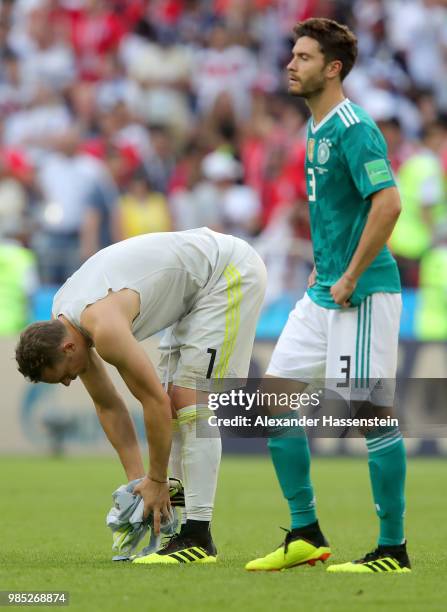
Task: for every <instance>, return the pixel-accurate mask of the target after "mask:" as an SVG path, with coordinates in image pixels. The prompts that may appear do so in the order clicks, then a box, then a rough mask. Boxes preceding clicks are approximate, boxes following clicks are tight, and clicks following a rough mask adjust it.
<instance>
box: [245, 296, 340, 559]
mask: <svg viewBox="0 0 447 612" xmlns="http://www.w3.org/2000/svg"><path fill="white" fill-rule="evenodd" d="M325 328H326V317H325V312H324V309H322V308H320V307H318V306H316V305H315V304H314V303H313V302H312V301H311V300H310V298H309V297H308V296H307V295H306V296H305V297H304V298H303V299H302V300H300V301H299V302H298V303H297V305H296V307H295V309H294V310H293V311H292V312H291V313H290V316H289V319H288V322H287V324H286V326H285V328H284V330H283V332H282V334H281V337H280V338H279V340H278V343H277V345H276V347H275V350H274V352H273V355H272V358H271V361H270V365H269V367H268V370H267V378H266V381H265V389H266V390H267V391H268V392H274V393H277V394H279V393H288V394H290V393H299V392H301V391H303V390H304V389H305V388H306V387H307V386H308V385H307V382H300V381H304V380H306V381H310V380H313V379H317V378H319V377H321V376H322V374H324V367H325V360H326V332H325ZM283 411H284V410H283ZM276 414H277V415H279V416H281V414H280V411H278V410H277V411H276ZM295 416H296V415H295ZM273 434H274V435H273ZM268 447H269V451H270V454H271V457H272V462H273V465H274V467H275V471H276V475H277V477H278V481H279V483H280V486H281V490H282V492H283V495H284V498H285V499H286V500H287V503H288V505H289V510H290V531H289V532H288V534H287V536H286V538H285V541H284V543H283V544H282V546H280V547H279V548H278V549H276V550H274V551H273V552H272V553H269V554H268V555H266V556H265V557H261V558H258V559H254V560H253V561H250V562H249V563H247V565H246V569H247V570H250V571H255V570H271V571H274V570H281V569H286V568H289V567H293V566H296V565H301V564H304V563H310V564H312V565H314V564H315V562H316V561H317V560H325V559H327V558H328V557H329V555H330V549H329V546H328V543H327V541H326V540H325V538H324V536H323V534H322V533H321V530H320V527H319V524H318V521H317V516H316V509H315V497H314V491H313V487H312V482H311V478H310V451H309V445H308V441H307V436H306V433H305V431H304V429H303V428H302V427H293V428H279V429H275V430H274V432H273V431H272V435H271V436H270V437H269V440H268Z"/></svg>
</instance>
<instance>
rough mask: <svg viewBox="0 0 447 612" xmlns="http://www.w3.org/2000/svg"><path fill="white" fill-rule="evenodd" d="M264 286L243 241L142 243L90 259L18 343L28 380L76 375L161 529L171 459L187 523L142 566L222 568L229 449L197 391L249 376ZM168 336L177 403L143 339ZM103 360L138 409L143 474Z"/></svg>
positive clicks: (167, 372)
mask: <svg viewBox="0 0 447 612" xmlns="http://www.w3.org/2000/svg"><path fill="white" fill-rule="evenodd" d="M265 284H266V271H265V266H264V264H263V262H262V260H261V258H260V257H259V256H258V255H257V254H256V252H255V251H254V250H253V249H252V248H251V247H250V246H249V245H248V244H247V243H246V242H244V241H243V240H240V239H238V238H235V237H233V236H229V235H223V234H218V233H217V232H213V231H211V230H209V229H208V228H201V229H197V230H190V231H186V232H166V233H159V234H146V235H142V236H137V237H135V238H130V239H129V240H124V241H123V242H118V243H117V244H113V245H112V246H109V247H107V248H106V249H103V250H102V251H99V252H98V253H96V254H95V255H93V257H90V259H88V260H87V261H86V262H85V263H84V264H83V265H82V266H81V267H80V268H79V270H77V272H75V273H74V274H73V275H72V276H71V277H70V278H69V279H68V280H67V281H66V283H65V284H64V285H63V286H62V287H61V288H60V289H59V291H58V292H57V294H56V295H55V298H54V302H53V312H52V314H53V318H52V320H51V321H42V322H38V323H33V324H31V325H30V326H28V327H27V328H26V329H25V330H24V331H23V333H22V334H21V337H20V340H19V343H18V345H17V348H16V359H17V362H18V365H19V370H20V372H21V373H22V374H23V375H24V376H26V377H27V378H29V379H30V380H32V381H33V382H37V381H43V382H47V383H62V384H63V385H65V386H66V387H68V386H69V385H70V383H71V381H72V380H74V379H75V378H77V377H78V376H79V378H80V379H81V381H82V382H83V384H84V386H85V388H86V389H87V391H88V393H89V394H90V396H91V398H92V401H93V404H94V405H95V408H96V411H97V413H98V417H99V420H100V423H101V425H102V427H103V429H104V431H105V433H106V435H107V437H108V438H109V440H110V442H111V444H112V445H113V446H114V448H115V450H116V451H117V453H118V455H119V458H120V460H121V463H122V465H123V467H124V470H125V472H126V475H127V477H128V479H129V480H133V479H135V478H139V477H142V476H144V478H143V480H142V482H141V483H140V484H139V485H138V486H137V487H136V488H135V492H137V493H139V494H140V495H141V496H142V497H143V499H144V505H145V513H146V514H148V513H149V512H150V511H152V512H153V514H154V526H155V530H156V531H159V526H160V514H164V515H165V516H166V515H167V514H168V513H169V506H170V503H169V487H168V480H167V475H168V460H169V456H170V454H171V461H170V464H171V465H170V472H171V475H172V476H174V477H176V478H180V479H182V480H183V481H184V487H185V512H186V523H185V524H183V526H182V529H181V531H180V534H178V535H176V536H174V537H173V538H172V539H171V540H170V541H169V542H168V544H167V545H166V546H164V547H163V548H162V549H161V550H159V551H158V552H156V553H153V554H151V555H147V556H143V557H138V558H137V559H135V561H134V563H140V564H154V563H155V564H160V563H161V564H180V563H212V562H215V561H216V548H215V546H214V543H213V540H212V537H211V532H210V521H211V517H212V511H213V505H214V495H215V491H216V484H217V477H218V473H219V464H220V457H221V441H220V437H219V436H218V430H217V429H216V428H215V427H212V426H211V425H209V424H208V421H207V416H208V414H209V413H208V408H207V405H206V395H205V397H204V401H203V403H200V404H198V401H197V391H204V392H205V393H206V392H207V391H208V390H209V389H210V387H212V386H213V385H215V384H217V385H221V384H223V380H224V379H225V378H244V377H245V376H246V375H247V373H248V367H249V362H250V356H251V351H252V348H253V341H254V337H255V330H256V322H257V318H258V314H259V311H260V308H261V305H262V302H263V299H264V292H265ZM163 329H168V331H167V332H166V335H165V336H164V339H162V341H161V345H160V350H161V361H160V365H159V371H160V378H161V380H164V381H165V382H166V384H168V383H169V396H168V394H167V393H165V391H164V389H163V386H162V384H161V382H160V380H159V378H158V376H157V374H156V372H155V370H154V368H153V366H152V364H151V362H150V360H149V358H148V356H147V355H146V353H145V351H144V350H143V348H142V347H141V346H140V344H139V342H138V341H140V340H144V339H145V338H148V337H150V336H152V335H153V334H155V333H157V332H159V331H161V330H163ZM104 361H106V362H107V363H110V364H112V365H113V366H115V367H116V369H117V370H118V372H119V374H120V375H121V377H122V379H123V380H124V382H125V383H126V385H127V387H128V388H129V390H130V391H131V393H132V394H133V395H134V396H135V398H136V399H137V400H139V401H140V403H141V405H142V408H143V414H144V422H145V426H146V433H147V441H148V444H149V472H147V473H146V474H145V470H144V467H143V461H142V458H141V453H140V449H139V445H138V442H137V438H136V434H135V429H134V426H133V423H132V420H131V418H130V415H129V413H128V411H127V408H126V405H125V403H124V400H123V399H122V397H121V395H120V394H119V393H118V391H117V390H116V388H115V386H114V385H113V383H112V381H111V379H110V377H109V375H108V373H107V370H106V368H105V366H104ZM202 395H203V394H202ZM171 409H172V412H173V414H172V416H173V417H174V418H173V419H172V420H171ZM171 426H173V427H174V429H173V431H172V434H171ZM171 438H172V449H171Z"/></svg>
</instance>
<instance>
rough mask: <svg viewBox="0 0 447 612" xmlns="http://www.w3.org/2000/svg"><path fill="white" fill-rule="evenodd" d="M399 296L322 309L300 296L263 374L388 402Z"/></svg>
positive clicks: (393, 373)
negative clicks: (351, 306)
mask: <svg viewBox="0 0 447 612" xmlns="http://www.w3.org/2000/svg"><path fill="white" fill-rule="evenodd" d="M401 310H402V299H401V295H400V293H374V294H372V295H370V296H368V297H367V298H365V300H364V301H363V302H362V303H361V304H360V305H359V306H358V307H356V308H349V309H342V310H341V309H340V310H338V309H329V308H323V307H321V306H319V305H318V304H316V303H315V302H313V301H312V300H311V299H310V297H309V296H308V295H307V294H305V296H304V297H303V298H302V299H301V300H299V301H298V302H297V304H296V306H295V308H294V310H292V312H291V313H290V315H289V318H288V321H287V323H286V325H285V327H284V329H283V331H282V333H281V336H280V338H279V340H278V342H277V344H276V346H275V349H274V351H273V354H272V357H271V360H270V364H269V366H268V369H267V374H268V375H270V376H275V377H278V378H288V379H293V380H299V381H304V382H309V383H311V382H312V381H322V380H323V381H325V384H326V388H334V389H335V390H336V391H337V393H339V394H340V395H341V396H342V397H344V398H345V399H351V400H365V399H369V400H370V401H371V402H373V403H374V404H376V405H379V406H392V405H393V399H394V391H395V377H396V368H397V351H398V336H399V324H400V314H401Z"/></svg>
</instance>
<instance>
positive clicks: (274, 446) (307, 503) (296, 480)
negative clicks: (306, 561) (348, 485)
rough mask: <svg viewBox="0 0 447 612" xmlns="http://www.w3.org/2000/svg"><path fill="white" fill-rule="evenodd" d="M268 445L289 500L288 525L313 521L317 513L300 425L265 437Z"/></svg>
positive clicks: (306, 523)
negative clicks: (289, 516) (267, 437)
mask: <svg viewBox="0 0 447 612" xmlns="http://www.w3.org/2000/svg"><path fill="white" fill-rule="evenodd" d="M295 416H296V415H295ZM268 447H269V450H270V454H271V456H272V461H273V465H274V466H275V471H276V475H277V477H278V480H279V484H280V485H281V490H282V492H283V495H284V497H285V498H286V499H287V501H288V503H289V509H290V515H291V529H297V528H298V527H306V525H310V524H311V523H314V522H315V521H316V520H317V516H316V513H315V498H314V492H313V488H312V483H311V480H310V452H309V444H308V442H307V436H306V432H305V431H304V429H303V428H302V427H294V428H293V429H289V430H286V431H284V433H281V434H280V435H277V436H275V437H272V438H269V440H268Z"/></svg>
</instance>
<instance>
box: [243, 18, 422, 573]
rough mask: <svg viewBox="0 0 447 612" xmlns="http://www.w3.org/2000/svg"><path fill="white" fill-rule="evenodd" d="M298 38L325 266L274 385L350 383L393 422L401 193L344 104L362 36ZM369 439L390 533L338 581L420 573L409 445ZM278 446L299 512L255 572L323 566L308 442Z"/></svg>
mask: <svg viewBox="0 0 447 612" xmlns="http://www.w3.org/2000/svg"><path fill="white" fill-rule="evenodd" d="M294 32H295V34H296V42H295V45H294V47H293V52H292V54H293V56H292V59H291V61H290V63H289V64H288V66H287V71H288V77H289V92H290V94H291V95H293V96H299V97H302V98H304V99H305V100H306V102H307V105H308V107H309V109H310V111H311V114H312V117H311V118H310V120H309V124H308V130H307V155H306V177H307V192H308V201H309V210H310V222H311V231H312V241H313V248H314V260H315V267H314V270H313V272H312V273H311V275H310V277H309V287H308V290H307V293H306V294H305V296H304V297H303V298H302V299H301V300H300V301H299V302H298V303H297V305H296V307H295V309H294V310H293V311H292V312H291V313H290V316H289V319H288V322H287V324H286V326H285V328H284V330H283V332H282V334H281V337H280V338H279V340H278V343H277V345H276V347H275V350H274V353H273V355H272V358H271V361H270V365H269V367H268V370H267V376H268V377H276V378H279V379H283V380H284V379H289V380H292V379H293V380H295V381H297V383H296V386H295V390H297V391H300V390H303V389H304V388H305V385H306V383H304V382H301V383H300V382H298V381H309V380H310V379H318V378H326V380H329V379H337V380H338V381H340V379H343V380H342V384H339V385H337V387H340V388H343V387H345V386H346V387H348V388H349V400H351V401H352V400H357V401H359V402H362V401H365V400H368V401H370V402H371V404H370V405H371V406H372V407H373V408H374V409H375V410H376V412H375V414H378V415H380V416H385V415H389V416H390V415H391V414H392V413H391V410H392V406H393V399H394V385H393V384H392V383H391V384H388V385H387V384H385V382H386V379H387V381H388V383H389V382H390V381H392V379H394V378H395V374H396V365H397V347H398V332H399V319H400V313H401V295H400V281H399V274H398V269H397V265H396V263H395V261H394V259H393V257H392V256H391V254H390V252H389V250H388V248H387V246H386V242H387V240H388V239H389V237H390V235H391V232H392V230H393V227H394V225H395V223H396V221H397V218H398V216H399V213H400V210H401V205H400V198H399V193H398V191H397V189H396V185H395V181H394V178H393V175H392V172H391V169H390V164H389V161H388V160H387V150H386V145H385V141H384V139H383V137H382V134H381V132H380V131H379V129H378V128H377V126H376V124H375V123H374V121H373V120H372V119H371V117H369V115H368V114H367V113H366V112H365V111H364V110H363V109H362V108H360V107H358V106H357V105H356V104H353V103H351V102H350V101H349V100H348V99H347V98H346V97H345V94H344V93H343V87H342V82H343V79H344V78H345V77H346V76H347V75H348V74H349V72H350V70H351V68H352V66H353V65H354V62H355V59H356V56H357V40H356V37H355V36H354V34H353V33H352V32H351V31H350V30H349V29H348V28H347V27H345V26H343V25H340V24H339V23H337V22H335V21H331V20H328V19H323V18H315V19H308V20H306V21H304V22H300V23H298V24H297V26H296V27H295V29H294ZM380 381H382V382H380ZM384 381H385V382H384ZM286 384H289V383H286V382H285V381H284V385H286ZM339 390H341V389H339ZM362 433H363V434H364V435H365V438H366V446H367V450H368V465H369V472H370V479H371V485H372V492H373V498H374V504H375V508H376V511H377V515H378V517H379V523H380V532H379V538H378V545H377V548H376V549H375V550H374V551H373V552H370V553H368V554H366V555H365V556H364V557H362V558H360V559H358V560H356V561H352V562H347V563H342V564H338V565H331V566H329V568H328V571H331V572H356V573H380V572H409V571H410V562H409V559H408V556H407V552H406V541H405V537H404V529H403V515H404V507H405V502H404V483H405V463H406V460H405V449H404V443H403V439H402V435H401V433H400V431H399V429H398V428H396V427H394V428H393V427H388V428H385V427H383V428H377V427H376V428H375V429H373V430H369V431H366V430H364V431H362ZM268 446H269V449H270V452H271V456H272V460H273V464H274V466H275V470H276V474H277V477H278V480H279V482H280V485H281V489H282V492H283V495H284V497H285V498H286V499H287V502H288V504H289V509H290V515H291V529H290V532H289V533H288V534H287V536H286V538H285V542H284V544H283V545H282V546H281V547H279V548H278V549H277V550H275V551H273V552H272V553H270V554H268V555H266V556H265V557H263V558H260V559H255V560H253V561H250V562H249V563H248V564H247V565H246V569H247V570H281V569H285V568H289V567H293V566H296V565H301V564H304V563H310V564H312V565H314V564H315V562H316V561H317V560H325V559H327V558H328V557H329V556H330V554H331V551H330V548H329V544H328V542H327V541H326V539H325V537H324V536H323V534H322V532H321V530H320V526H319V524H318V521H317V515H316V510H315V499H314V493H313V488H312V483H311V480H310V455H309V446H308V441H307V437H306V434H305V432H304V430H301V432H297V431H296V430H295V432H294V434H293V435H292V436H291V435H290V432H288V431H283V432H281V434H280V435H275V436H274V437H273V436H272V437H270V438H269V442H268Z"/></svg>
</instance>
